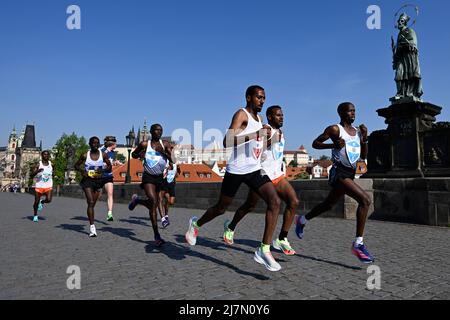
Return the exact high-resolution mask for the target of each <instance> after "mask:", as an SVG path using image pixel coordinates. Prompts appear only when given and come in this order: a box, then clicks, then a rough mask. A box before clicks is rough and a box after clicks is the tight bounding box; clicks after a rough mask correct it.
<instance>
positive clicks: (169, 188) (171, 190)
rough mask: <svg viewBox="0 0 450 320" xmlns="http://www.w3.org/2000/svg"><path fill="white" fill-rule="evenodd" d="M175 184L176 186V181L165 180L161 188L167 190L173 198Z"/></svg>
mask: <svg viewBox="0 0 450 320" xmlns="http://www.w3.org/2000/svg"><path fill="white" fill-rule="evenodd" d="M175 186H176V182H175V181H174V182H171V183H168V182H167V180H164V183H163V185H162V186H161V190H162V191H165V192H167V193H168V194H169V195H170V197H171V198H175Z"/></svg>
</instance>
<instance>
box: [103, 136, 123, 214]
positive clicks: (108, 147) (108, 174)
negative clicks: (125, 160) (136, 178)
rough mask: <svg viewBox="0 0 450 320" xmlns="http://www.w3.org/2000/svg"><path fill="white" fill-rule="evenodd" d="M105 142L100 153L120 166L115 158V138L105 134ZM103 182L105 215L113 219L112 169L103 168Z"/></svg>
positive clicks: (113, 163)
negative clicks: (106, 201)
mask: <svg viewBox="0 0 450 320" xmlns="http://www.w3.org/2000/svg"><path fill="white" fill-rule="evenodd" d="M104 141H105V144H104V145H103V147H102V148H100V151H101V152H102V153H106V154H107V156H108V159H109V161H110V162H111V164H112V165H113V166H121V165H122V163H121V162H120V161H117V160H116V152H115V150H116V148H117V140H116V138H115V137H113V136H107V137H106V138H105V140H104ZM103 180H104V181H103V183H104V184H105V191H106V193H107V195H108V213H107V215H106V220H107V221H114V216H113V205H114V176H113V172H112V169H111V170H108V169H105V170H104V171H103Z"/></svg>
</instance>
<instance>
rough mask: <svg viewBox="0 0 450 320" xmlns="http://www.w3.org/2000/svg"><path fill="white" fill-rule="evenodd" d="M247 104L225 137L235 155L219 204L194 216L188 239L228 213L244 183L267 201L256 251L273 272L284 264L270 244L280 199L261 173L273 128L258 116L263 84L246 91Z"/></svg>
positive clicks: (225, 144)
mask: <svg viewBox="0 0 450 320" xmlns="http://www.w3.org/2000/svg"><path fill="white" fill-rule="evenodd" d="M245 97H246V100H247V106H246V107H245V108H243V109H241V110H239V111H237V112H236V113H235V114H234V116H233V120H232V123H231V126H230V128H229V130H228V132H227V135H226V137H225V139H224V142H223V144H224V147H233V154H232V156H231V158H230V161H229V162H228V165H227V172H226V174H225V178H224V180H223V183H222V190H221V195H220V198H219V201H218V203H217V204H216V205H215V206H214V207H212V208H209V209H208V210H207V211H206V212H205V214H204V215H203V216H202V217H201V218H200V219H198V218H197V217H192V218H191V220H190V221H189V229H188V231H187V233H186V241H187V242H188V243H189V244H190V245H191V246H194V245H195V244H196V242H197V236H198V233H199V230H200V228H201V227H203V226H204V225H205V224H206V223H208V222H210V221H211V220H213V219H215V218H217V217H218V216H220V215H222V214H224V213H225V211H226V210H227V208H228V207H229V206H230V204H231V203H232V201H233V198H234V197H235V196H236V193H237V191H238V189H239V187H240V186H241V184H242V183H245V184H246V185H247V186H248V187H249V188H250V189H252V190H253V191H255V192H257V193H258V195H259V196H260V197H261V198H263V199H264V201H265V202H266V204H267V211H266V224H265V230H264V237H263V241H262V244H261V247H260V248H258V250H257V251H256V252H255V256H254V259H255V261H256V262H258V263H260V264H263V265H264V266H265V267H266V268H267V269H268V270H270V271H279V270H281V266H280V265H279V264H278V262H276V261H275V259H274V258H273V256H272V254H271V252H270V244H271V243H272V236H273V232H274V230H275V227H276V224H277V219H278V213H279V210H280V198H279V197H278V195H277V192H276V190H275V187H274V185H273V184H272V183H271V181H270V179H269V177H268V176H266V175H263V174H262V172H261V154H262V150H263V147H264V140H265V139H266V136H265V134H266V133H268V134H269V135H270V134H271V132H270V130H267V131H268V132H267V131H266V130H263V125H262V120H261V118H260V117H259V116H258V113H259V112H261V110H262V108H263V105H264V102H265V99H266V95H265V92H264V89H263V88H262V87H260V86H252V87H249V88H248V89H247V92H246V94H245Z"/></svg>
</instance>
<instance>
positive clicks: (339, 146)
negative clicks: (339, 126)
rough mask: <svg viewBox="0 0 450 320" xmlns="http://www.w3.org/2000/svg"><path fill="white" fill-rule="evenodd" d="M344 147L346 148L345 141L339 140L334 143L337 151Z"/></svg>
mask: <svg viewBox="0 0 450 320" xmlns="http://www.w3.org/2000/svg"><path fill="white" fill-rule="evenodd" d="M344 147H345V140H344V139H339V140H336V141H335V142H334V148H335V149H342V148H344Z"/></svg>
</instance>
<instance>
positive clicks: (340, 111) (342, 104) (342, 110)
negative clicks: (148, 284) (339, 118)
mask: <svg viewBox="0 0 450 320" xmlns="http://www.w3.org/2000/svg"><path fill="white" fill-rule="evenodd" d="M350 106H355V105H354V104H353V103H351V102H342V103H341V104H340V105H339V106H338V109H337V112H338V113H339V114H341V113H342V112H344V110H345V108H347V107H350Z"/></svg>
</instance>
